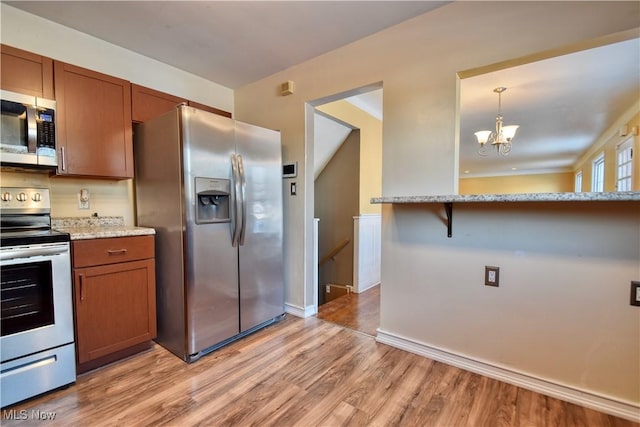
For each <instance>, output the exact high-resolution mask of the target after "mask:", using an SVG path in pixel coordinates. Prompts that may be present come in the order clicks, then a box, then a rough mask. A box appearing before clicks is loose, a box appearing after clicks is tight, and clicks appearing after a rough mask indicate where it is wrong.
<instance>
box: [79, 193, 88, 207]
mask: <svg viewBox="0 0 640 427" xmlns="http://www.w3.org/2000/svg"><path fill="white" fill-rule="evenodd" d="M78 209H89V190H87V189H86V188H83V189H82V190H80V192H79V193H78Z"/></svg>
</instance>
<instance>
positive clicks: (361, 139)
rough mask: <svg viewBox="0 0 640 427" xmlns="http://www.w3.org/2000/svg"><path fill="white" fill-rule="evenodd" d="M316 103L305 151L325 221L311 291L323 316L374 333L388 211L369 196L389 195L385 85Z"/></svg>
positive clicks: (317, 211) (317, 210)
mask: <svg viewBox="0 0 640 427" xmlns="http://www.w3.org/2000/svg"><path fill="white" fill-rule="evenodd" d="M309 105H310V106H311V109H308V113H307V118H308V120H307V123H308V124H311V126H308V130H307V147H306V152H307V156H308V157H307V158H308V159H309V157H311V156H309V154H310V153H313V154H314V156H313V157H312V161H309V160H308V163H307V167H310V168H313V183H314V185H313V192H312V194H313V216H314V217H316V218H319V221H318V220H317V219H316V222H315V224H316V225H317V234H316V235H314V236H313V237H314V239H317V242H318V243H317V246H316V247H315V248H314V249H316V257H315V259H314V264H315V265H314V273H313V274H314V276H315V277H314V280H313V284H314V286H313V289H310V291H311V292H313V297H314V300H315V304H316V313H317V316H318V318H321V319H324V320H327V321H331V322H333V323H337V324H340V325H342V326H345V327H348V328H350V329H354V330H358V331H360V332H363V333H366V334H368V335H375V331H376V329H377V327H378V325H379V312H380V228H381V224H380V223H381V214H380V208H379V206H378V205H371V204H370V202H369V200H370V199H371V197H375V196H378V195H380V194H381V192H382V189H381V187H382V182H381V172H382V88H381V85H372V86H368V87H366V88H360V89H356V90H353V91H348V92H345V93H342V94H339V95H336V96H333V97H330V98H325V99H322V100H318V101H315V102H312V103H310V104H309ZM327 128H330V129H331V128H333V129H332V132H328V131H327ZM310 129H312V130H313V131H312V132H311V131H310ZM311 134H313V135H311ZM310 175H311V174H310V173H308V174H307V175H306V176H307V177H309V178H310V177H311V176H310ZM310 181H311V180H310V179H309V180H308V182H310ZM309 219H310V218H307V220H309ZM307 247H308V246H307ZM307 271H308V270H307Z"/></svg>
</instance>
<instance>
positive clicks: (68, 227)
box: [51, 216, 156, 240]
mask: <svg viewBox="0 0 640 427" xmlns="http://www.w3.org/2000/svg"><path fill="white" fill-rule="evenodd" d="M51 228H53V229H54V230H59V231H63V232H65V233H69V235H70V236H71V240H84V239H104V238H109V237H131V236H146V235H149V234H155V233H156V231H155V230H154V229H153V228H148V227H134V226H127V225H124V218H123V217H121V216H101V217H93V216H92V217H64V218H51Z"/></svg>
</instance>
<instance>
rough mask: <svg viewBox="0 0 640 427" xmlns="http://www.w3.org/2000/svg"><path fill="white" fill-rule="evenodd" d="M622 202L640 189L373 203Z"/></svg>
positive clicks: (396, 198)
mask: <svg viewBox="0 0 640 427" xmlns="http://www.w3.org/2000/svg"><path fill="white" fill-rule="evenodd" d="M608 201H611V202H620V201H640V191H624V192H609V193H527V194H471V195H446V196H386V197H373V198H372V199H371V203H374V204H382V203H491V202H608Z"/></svg>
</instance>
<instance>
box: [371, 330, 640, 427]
mask: <svg viewBox="0 0 640 427" xmlns="http://www.w3.org/2000/svg"><path fill="white" fill-rule="evenodd" d="M376 341H378V342H379V343H382V344H387V345H390V346H392V347H396V348H399V349H401V350H405V351H408V352H410V353H415V354H418V355H420V356H424V357H428V358H429V359H433V360H437V361H438V362H442V363H446V364H448V365H452V366H456V367H458V368H461V369H464V370H467V371H471V372H475V373H477V374H480V375H484V376H486V377H490V378H494V379H496V380H499V381H503V382H505V383H509V384H513V385H515V386H518V387H522V388H525V389H527V390H531V391H535V392H537V393H541V394H544V395H547V396H551V397H555V398H557V399H561V400H564V401H566V402H570V403H575V404H576V405H580V406H584V407H587V408H591V409H595V410H597V411H600V412H604V413H607V414H611V415H615V416H616V417H620V418H625V419H627V420H631V421H635V422H640V406H638V405H634V404H632V403H627V402H622V401H619V400H615V399H613V398H610V397H605V396H598V395H596V394H593V393H592V392H588V391H583V390H579V389H577V388H572V387H568V386H566V385H562V384H557V383H554V382H551V381H549V380H545V379H541V378H536V377H532V376H530V375H526V374H523V373H520V372H516V371H513V370H509V369H505V368H501V367H498V366H494V365H491V364H488V363H486V362H482V361H479V360H475V359H472V358H469V357H466V356H461V355H458V354H456V353H452V352H449V351H445V350H441V349H439V348H435V347H431V346H429V345H426V344H423V343H420V342H416V341H413V340H411V339H409V338H405V337H402V336H400V335H396V334H393V333H391V332H387V331H384V330H381V329H378V331H377V337H376Z"/></svg>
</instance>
